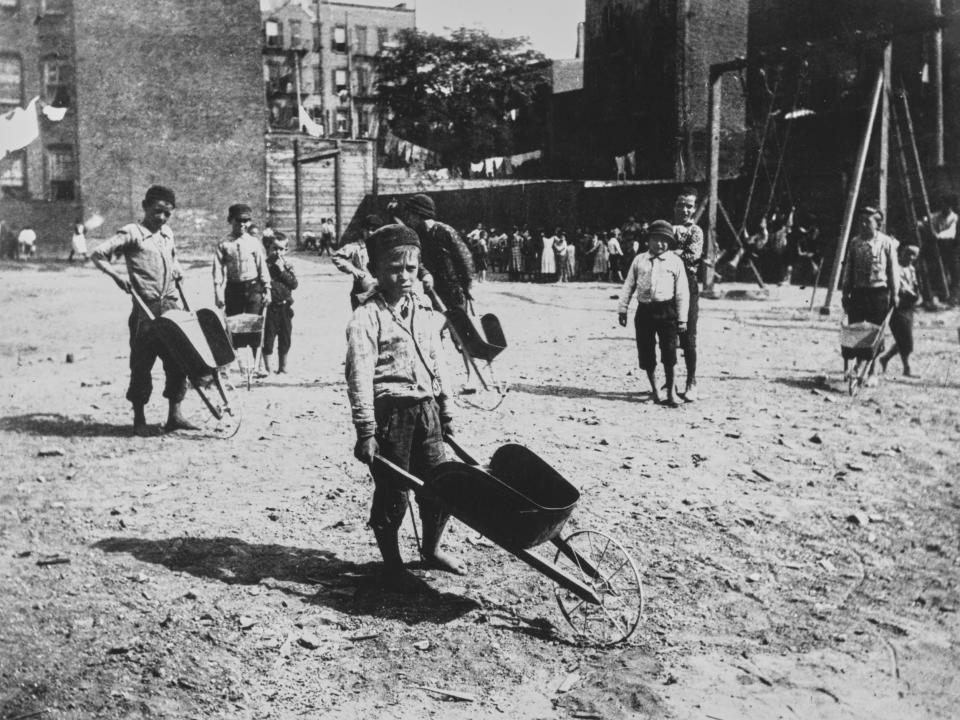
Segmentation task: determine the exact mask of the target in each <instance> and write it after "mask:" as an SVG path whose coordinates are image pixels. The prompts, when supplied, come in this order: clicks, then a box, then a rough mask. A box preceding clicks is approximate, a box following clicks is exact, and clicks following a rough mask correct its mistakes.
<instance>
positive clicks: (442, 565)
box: [423, 550, 463, 575]
mask: <svg viewBox="0 0 960 720" xmlns="http://www.w3.org/2000/svg"><path fill="white" fill-rule="evenodd" d="M423 564H424V565H426V566H427V567H429V568H432V569H434V570H441V571H443V572H448V573H453V574H454V575H463V567H461V566H460V563H458V562H457V561H456V560H454V559H453V558H452V557H450V556H449V555H447V554H446V553H444V552H441V551H439V550H438V551H437V552H435V553H434V554H433V555H424V556H423Z"/></svg>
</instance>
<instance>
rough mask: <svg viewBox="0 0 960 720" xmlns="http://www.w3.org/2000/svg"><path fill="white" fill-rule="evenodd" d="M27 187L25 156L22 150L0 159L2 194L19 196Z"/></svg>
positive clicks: (0, 189) (0, 186)
mask: <svg viewBox="0 0 960 720" xmlns="http://www.w3.org/2000/svg"><path fill="white" fill-rule="evenodd" d="M26 187H27V156H26V153H25V152H24V151H23V150H20V151H19V152H15V153H11V154H10V155H7V157H5V158H4V159H3V160H0V191H2V192H3V194H4V196H9V197H20V196H21V195H22V192H23V190H25V189H26Z"/></svg>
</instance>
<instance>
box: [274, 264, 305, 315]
mask: <svg viewBox="0 0 960 720" xmlns="http://www.w3.org/2000/svg"><path fill="white" fill-rule="evenodd" d="M267 269H268V270H269V271H270V279H271V281H272V283H271V289H270V304H271V305H292V304H293V291H294V290H296V289H297V285H298V284H299V283H298V282H297V274H296V273H295V272H294V271H293V268H292V267H291V266H290V263H288V262H286V261H284V263H283V269H281V268H280V264H279V263H276V262H270V261H269V260H267Z"/></svg>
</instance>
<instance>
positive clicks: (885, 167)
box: [877, 42, 893, 229]
mask: <svg viewBox="0 0 960 720" xmlns="http://www.w3.org/2000/svg"><path fill="white" fill-rule="evenodd" d="M892 61H893V43H889V42H888V43H887V45H886V47H884V49H883V92H882V93H881V95H880V148H879V152H880V158H879V162H878V167H877V207H878V208H879V209H880V212H882V213H883V217H884V220H886V218H888V217H890V216H889V215H888V214H887V204H888V202H887V198H888V190H889V187H890V70H891V67H892V65H893V62H892ZM884 229H886V226H884Z"/></svg>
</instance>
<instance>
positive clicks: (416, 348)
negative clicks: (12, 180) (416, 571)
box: [346, 224, 462, 581]
mask: <svg viewBox="0 0 960 720" xmlns="http://www.w3.org/2000/svg"><path fill="white" fill-rule="evenodd" d="M367 250H368V252H369V254H370V258H371V263H372V269H373V272H374V274H375V276H376V278H377V289H376V291H374V292H373V293H372V294H371V295H370V297H368V298H367V300H366V301H365V302H364V303H363V304H362V305H361V306H360V307H359V308H358V309H357V310H356V311H355V312H354V313H353V316H352V317H351V319H350V323H349V324H348V325H347V362H346V376H347V393H348V395H349V398H350V407H351V412H352V415H353V424H354V426H355V428H356V431H357V443H356V447H355V448H354V455H355V456H356V458H357V459H358V460H360V461H362V462H364V463H367V464H368V465H370V464H371V463H373V459H374V456H375V455H377V454H379V455H381V456H383V457H384V458H386V459H388V460H390V461H392V462H393V463H395V464H396V465H399V466H400V467H401V468H404V469H405V470H408V471H409V472H410V473H412V474H414V475H416V476H418V477H427V476H429V475H430V474H431V471H432V470H433V468H435V467H436V466H437V465H439V464H440V463H442V462H444V460H445V459H446V456H445V453H444V446H443V436H444V434H447V433H451V432H452V429H451V422H452V416H451V413H450V410H451V403H450V402H449V400H448V398H449V395H448V392H447V387H448V385H447V381H446V379H445V376H444V372H443V369H442V363H441V356H440V327H441V326H442V323H443V318H442V317H441V316H439V315H438V314H437V313H435V312H434V311H433V310H432V309H431V306H430V304H429V303H428V302H426V301H424V299H423V298H422V297H420V296H419V295H418V294H417V293H416V291H415V290H414V285H415V283H416V280H417V271H418V269H419V266H420V239H419V238H418V237H417V234H416V233H415V232H414V231H413V230H412V229H410V228H408V227H405V226H403V225H396V224H393V225H386V226H384V227H382V228H380V229H379V230H377V231H375V232H374V233H372V234H371V235H370V236H369V237H368V238H367ZM371 474H372V475H373V481H374V492H373V504H372V506H371V508H370V522H369V525H370V527H371V528H372V529H373V533H374V536H375V537H376V540H377V545H378V546H379V548H380V553H381V555H382V556H383V562H384V569H385V574H386V575H387V577H388V580H390V581H403V580H404V579H405V578H406V577H408V576H407V573H406V571H405V570H404V567H403V560H402V558H401V556H400V549H399V545H398V541H397V534H398V531H399V529H400V524H401V522H402V521H403V517H404V515H405V514H406V511H407V493H406V490H405V489H404V487H403V486H401V485H399V484H398V483H397V482H396V481H395V480H394V479H393V478H392V477H391V476H389V475H384V474H382V473H381V472H379V471H378V470H377V468H376V466H371ZM417 502H418V504H419V506H420V518H421V520H422V522H423V546H422V548H421V553H422V555H423V559H424V561H425V562H426V563H427V564H428V565H429V566H430V567H433V568H435V569H438V570H444V571H447V572H453V573H458V574H459V573H461V572H462V570H461V569H460V567H459V566H458V565H457V563H456V562H455V561H454V560H453V559H452V558H450V557H448V556H447V555H445V554H443V553H441V552H440V551H438V550H437V547H438V545H439V543H440V537H441V535H442V534H443V530H444V527H445V526H446V524H447V520H448V519H449V515H447V514H446V513H445V512H443V511H442V510H441V509H440V508H439V507H437V506H436V505H434V504H433V503H430V502H429V501H428V500H426V499H423V498H421V497H417Z"/></svg>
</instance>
